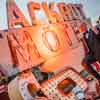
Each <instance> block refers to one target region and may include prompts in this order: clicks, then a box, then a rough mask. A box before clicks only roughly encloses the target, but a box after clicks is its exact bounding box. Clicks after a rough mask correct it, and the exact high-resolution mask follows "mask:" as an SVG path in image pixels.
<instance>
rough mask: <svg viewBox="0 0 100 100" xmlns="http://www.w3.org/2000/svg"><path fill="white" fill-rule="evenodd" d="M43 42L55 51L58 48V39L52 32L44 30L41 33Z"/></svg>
mask: <svg viewBox="0 0 100 100" xmlns="http://www.w3.org/2000/svg"><path fill="white" fill-rule="evenodd" d="M43 41H44V44H45V45H46V46H47V47H48V48H49V49H50V50H51V51H57V50H58V49H59V46H60V44H59V40H58V38H57V35H56V34H55V33H54V32H49V31H48V32H46V33H45V34H43Z"/></svg>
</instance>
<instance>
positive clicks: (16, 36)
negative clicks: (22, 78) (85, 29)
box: [7, 0, 84, 70]
mask: <svg viewBox="0 0 100 100" xmlns="http://www.w3.org/2000/svg"><path fill="white" fill-rule="evenodd" d="M57 7H58V9H59V11H60V13H58V12H57V11H55V10H54V8H55V4H54V3H50V5H49V6H48V5H47V3H46V2H42V3H41V4H40V3H37V2H32V1H31V2H29V3H28V11H29V14H30V18H31V21H32V25H30V24H29V22H28V21H27V19H26V18H25V16H24V15H23V14H22V12H21V11H20V9H19V8H18V6H17V5H16V4H15V2H14V1H13V0H11V1H8V2H7V17H8V31H7V39H8V43H9V47H10V50H11V54H12V56H13V57H12V58H13V63H14V64H16V65H17V66H18V67H19V69H20V70H25V69H28V68H29V67H32V66H34V65H37V64H39V63H41V62H43V63H45V62H48V61H49V60H50V59H52V58H55V57H59V56H60V55H62V54H63V53H64V52H69V51H70V50H71V49H73V48H77V47H78V45H79V41H78V39H77V38H76V34H75V33H74V32H73V29H72V27H71V25H70V24H69V23H67V21H68V20H73V18H74V19H76V20H80V21H81V18H80V15H81V16H83V11H82V10H81V5H75V6H74V5H72V4H70V6H69V5H67V4H65V3H58V4H57ZM75 7H76V8H75ZM69 8H70V9H69ZM41 9H43V11H44V12H45V15H46V16H47V19H48V22H49V24H48V25H46V24H41V21H39V20H38V19H37V18H36V16H35V13H34V12H35V11H36V10H41ZM72 9H74V10H77V13H75V12H73V11H72ZM83 17H84V16H83ZM16 25H20V26H21V28H18V27H17V28H16ZM63 59H64V60H65V58H63ZM57 63H58V65H57V66H61V64H59V63H61V62H57ZM62 63H63V62H62ZM54 64H55V63H54ZM64 65H66V64H65V63H64Z"/></svg>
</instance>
